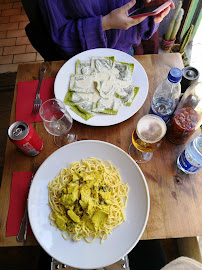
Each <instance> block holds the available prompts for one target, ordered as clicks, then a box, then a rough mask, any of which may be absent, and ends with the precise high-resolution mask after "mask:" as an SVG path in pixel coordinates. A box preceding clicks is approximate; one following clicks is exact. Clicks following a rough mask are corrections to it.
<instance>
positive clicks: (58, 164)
mask: <svg viewBox="0 0 202 270" xmlns="http://www.w3.org/2000/svg"><path fill="white" fill-rule="evenodd" d="M149 209H150V197H149V189H148V185H147V182H146V179H145V177H144V174H143V173H142V171H141V169H140V168H139V166H138V165H137V163H136V162H135V161H134V160H133V159H132V158H131V157H130V156H129V155H128V154H127V153H126V152H125V151H123V150H122V149H121V148H119V147H117V146H115V145H113V144H110V143H106V142H103V141H98V140H84V141H78V142H74V143H70V144H68V145H65V146H64V147H61V148H59V149H58V150H57V151H55V152H54V153H52V154H51V155H50V156H49V157H48V158H47V159H46V160H45V161H44V162H43V163H42V165H41V166H40V167H39V169H38V170H37V172H36V174H35V176H34V179H33V182H32V185H31V187H30V191H29V196H28V214H29V221H30V225H31V228H32V231H33V233H34V236H35V237H36V240H37V241H38V243H39V244H40V245H41V247H42V248H43V249H44V250H45V251H46V252H47V253H48V254H49V255H50V256H51V257H53V258H55V259H56V260H57V261H59V262H60V263H62V264H65V265H68V266H70V267H74V268H76V269H100V268H102V267H106V266H109V265H111V264H113V263H116V262H117V261H119V260H120V259H121V258H123V257H124V256H126V255H127V254H128V253H129V252H130V251H131V250H132V249H133V248H134V246H135V245H136V244H137V243H138V241H139V240H140V238H141V236H142V234H143V232H144V230H145V227H146V224H147V220H148V217H149Z"/></svg>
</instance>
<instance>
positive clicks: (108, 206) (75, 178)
mask: <svg viewBox="0 0 202 270" xmlns="http://www.w3.org/2000/svg"><path fill="white" fill-rule="evenodd" d="M48 191H49V206H50V208H51V213H50V219H51V224H52V225H54V226H56V227H58V228H59V229H60V230H61V231H62V235H63V237H64V238H65V239H70V238H71V239H72V240H74V241H79V240H81V239H82V238H84V239H85V240H86V241H87V242H92V241H94V240H95V238H100V239H101V242H102V241H103V240H104V239H106V238H107V237H108V235H109V234H110V233H111V232H112V230H113V229H114V228H115V227H116V226H118V225H120V224H121V223H122V222H123V221H124V220H125V217H124V208H125V207H126V205H127V198H128V197H127V196H128V191H129V187H128V185H127V184H124V183H123V182H122V180H121V177H120V174H119V172H118V169H117V168H116V167H115V166H113V165H112V164H111V163H110V162H109V161H107V160H100V159H97V158H88V159H86V160H83V159H82V160H81V162H79V161H76V162H72V163H70V164H69V166H68V167H67V168H63V169H62V170H61V171H60V172H59V173H58V175H57V176H56V177H55V178H54V179H53V180H52V181H50V183H49V184H48Z"/></svg>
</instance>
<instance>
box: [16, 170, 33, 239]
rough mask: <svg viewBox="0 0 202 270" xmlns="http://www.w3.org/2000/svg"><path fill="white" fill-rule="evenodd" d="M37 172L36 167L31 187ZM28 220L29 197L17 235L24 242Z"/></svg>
mask: <svg viewBox="0 0 202 270" xmlns="http://www.w3.org/2000/svg"><path fill="white" fill-rule="evenodd" d="M35 172H36V171H35V169H33V170H32V176H31V180H30V184H29V189H30V186H31V184H32V181H33V178H34V174H35ZM27 222H28V198H27V202H26V206H25V211H24V215H23V218H22V221H21V224H20V229H19V232H18V235H17V237H16V239H17V241H18V242H23V241H25V240H26V239H27Z"/></svg>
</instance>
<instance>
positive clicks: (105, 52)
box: [54, 48, 149, 126]
mask: <svg viewBox="0 0 202 270" xmlns="http://www.w3.org/2000/svg"><path fill="white" fill-rule="evenodd" d="M91 56H114V57H115V60H117V61H122V62H126V63H134V64H135V68H134V71H133V78H132V85H134V86H138V87H140V90H139V92H138V94H137V95H136V97H135V99H134V100H133V103H132V105H131V106H130V107H127V106H124V107H122V108H121V109H120V111H119V112H118V114H117V115H106V114H97V115H96V116H94V117H92V118H90V119H89V120H88V121H86V120H84V119H83V118H81V117H80V116H79V115H77V114H76V113H74V112H73V111H72V110H71V109H70V106H66V108H67V110H68V112H69V113H70V114H71V116H72V118H73V119H74V120H76V121H78V122H80V123H83V124H86V125H90V126H110V125H115V124H118V123H121V122H123V121H125V120H127V119H128V118H130V117H131V116H133V115H134V114H135V113H136V112H137V111H138V110H139V109H140V108H141V107H142V105H143V104H144V102H145V100H146V98H147V94H148V89H149V82H148V77H147V74H146V72H145V70H144V68H143V67H142V65H141V64H140V63H139V62H138V61H137V60H136V59H135V58H133V57H132V56H130V55H129V54H127V53H124V52H121V51H118V50H114V49H106V48H103V49H93V50H88V51H85V52H82V53H79V54H77V55H75V56H74V57H72V58H71V59H70V60H68V61H67V62H66V63H65V64H64V65H63V66H62V67H61V69H60V70H59V72H58V74H57V76H56V79H55V84H54V93H55V97H56V98H57V99H60V100H61V101H64V97H65V95H66V93H67V91H68V87H69V80H70V75H71V74H75V66H76V61H77V59H79V60H89V59H90V57H91Z"/></svg>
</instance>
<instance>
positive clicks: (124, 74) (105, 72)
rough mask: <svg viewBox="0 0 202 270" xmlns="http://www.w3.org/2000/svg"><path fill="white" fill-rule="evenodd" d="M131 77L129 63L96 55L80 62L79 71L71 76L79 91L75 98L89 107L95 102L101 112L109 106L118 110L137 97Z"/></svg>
mask: <svg viewBox="0 0 202 270" xmlns="http://www.w3.org/2000/svg"><path fill="white" fill-rule="evenodd" d="M131 81H132V74H131V72H130V70H129V69H128V67H127V65H126V64H122V63H121V62H115V61H112V60H111V59H108V58H107V59H106V58H104V57H92V58H91V61H84V60H83V61H80V62H79V63H78V64H77V74H76V75H72V76H71V78H70V85H69V88H70V89H71V90H72V91H75V92H76V93H73V95H72V101H73V102H75V103H77V104H78V105H79V106H80V107H81V108H83V109H84V110H86V111H90V110H91V108H92V106H94V111H97V112H99V111H100V112H101V111H104V110H105V109H112V110H114V111H118V110H119V109H120V108H121V107H122V106H123V104H124V103H127V102H131V101H132V99H133V95H134V92H133V86H131V85H130V84H131ZM117 95H118V96H117ZM93 104H94V105H93ZM95 104H96V105H95Z"/></svg>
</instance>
